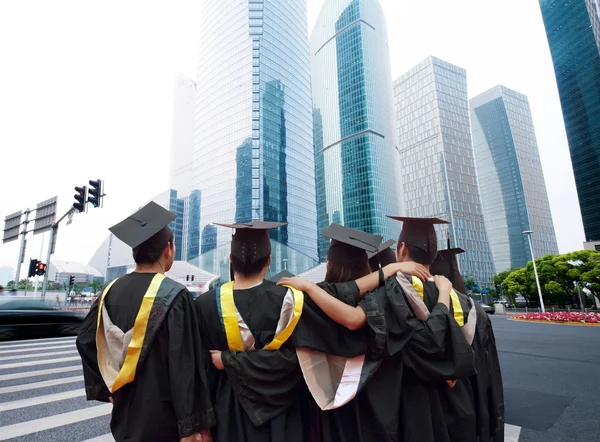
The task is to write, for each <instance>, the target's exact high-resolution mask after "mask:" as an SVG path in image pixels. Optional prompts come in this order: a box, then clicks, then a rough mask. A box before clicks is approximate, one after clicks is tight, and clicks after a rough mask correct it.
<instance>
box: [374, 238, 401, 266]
mask: <svg viewBox="0 0 600 442" xmlns="http://www.w3.org/2000/svg"><path fill="white" fill-rule="evenodd" d="M395 243H396V241H394V240H393V239H390V240H389V241H386V242H384V243H383V244H381V245H380V246H379V247H378V248H377V251H376V252H370V253H368V254H367V255H368V257H369V267H371V271H372V272H376V271H377V270H378V269H379V266H381V267H385V266H386V265H388V264H392V263H394V262H396V252H395V251H394V250H392V249H391V247H392V246H393V245H394V244H395Z"/></svg>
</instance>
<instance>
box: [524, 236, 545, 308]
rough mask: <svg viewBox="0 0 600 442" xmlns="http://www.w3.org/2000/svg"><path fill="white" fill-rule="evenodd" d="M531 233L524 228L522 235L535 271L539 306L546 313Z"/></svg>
mask: <svg viewBox="0 0 600 442" xmlns="http://www.w3.org/2000/svg"><path fill="white" fill-rule="evenodd" d="M532 234H533V231H532V230H526V231H525V232H523V235H526V236H527V239H528V240H529V250H531V262H533V272H534V273H535V282H536V284H537V289H538V296H539V297H540V307H541V308H542V313H546V308H545V307H544V299H543V298H542V287H541V286H540V278H539V276H538V272H537V266H536V265H535V255H534V254H533V244H532V243H531V235H532Z"/></svg>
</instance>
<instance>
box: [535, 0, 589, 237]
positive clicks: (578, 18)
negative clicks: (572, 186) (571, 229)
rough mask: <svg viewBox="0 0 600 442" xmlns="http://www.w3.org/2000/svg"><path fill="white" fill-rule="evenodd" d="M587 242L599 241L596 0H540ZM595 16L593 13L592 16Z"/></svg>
mask: <svg viewBox="0 0 600 442" xmlns="http://www.w3.org/2000/svg"><path fill="white" fill-rule="evenodd" d="M540 6H541V9H542V17H543V19H544V25H545V26H546V34H547V36H548V43H549V45H550V52H551V54H552V60H553V62H554V71H555V73H556V82H557V84H558V92H559V94H560V101H561V105H562V111H563V117H564V120H565V128H566V130H567V137H568V139H569V149H570V151H571V161H572V163H573V172H574V174H575V183H576V185H577V193H578V195H579V206H580V207H581V215H582V218H583V227H584V230H585V236H586V240H587V241H598V240H600V118H598V115H600V53H599V52H598V45H597V42H596V37H595V35H594V23H595V21H596V20H595V19H594V18H593V17H592V18H590V15H589V12H588V11H589V9H588V7H590V6H591V7H593V9H595V10H596V11H597V10H598V8H597V2H595V1H594V2H593V5H591V4H590V3H589V2H588V4H587V5H586V2H585V1H582V0H560V1H559V0H540ZM596 19H597V16H596Z"/></svg>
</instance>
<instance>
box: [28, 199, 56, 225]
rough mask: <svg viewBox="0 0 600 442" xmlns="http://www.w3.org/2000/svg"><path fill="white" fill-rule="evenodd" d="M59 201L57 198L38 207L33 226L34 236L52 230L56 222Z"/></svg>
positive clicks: (43, 202)
mask: <svg viewBox="0 0 600 442" xmlns="http://www.w3.org/2000/svg"><path fill="white" fill-rule="evenodd" d="M57 201H58V197H57V196H55V197H53V198H50V199H48V200H46V201H42V202H41V203H39V204H38V205H37V207H36V208H35V224H34V226H33V234H34V235H37V234H38V233H42V232H46V231H47V230H50V228H51V227H52V223H53V222H54V221H56V204H57Z"/></svg>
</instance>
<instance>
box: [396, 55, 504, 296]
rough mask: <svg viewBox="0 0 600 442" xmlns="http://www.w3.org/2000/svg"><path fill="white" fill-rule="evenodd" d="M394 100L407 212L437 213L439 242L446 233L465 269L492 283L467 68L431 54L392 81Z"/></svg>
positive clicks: (443, 242)
mask: <svg viewBox="0 0 600 442" xmlns="http://www.w3.org/2000/svg"><path fill="white" fill-rule="evenodd" d="M394 104H395V107H396V109H395V110H396V116H397V119H396V123H397V128H398V136H399V149H400V164H401V167H402V173H403V177H402V178H403V186H404V205H405V209H406V215H407V216H415V217H438V218H442V219H445V220H447V221H449V222H450V223H451V224H450V225H448V226H437V232H438V240H439V246H440V248H446V240H447V238H448V235H449V237H450V242H451V245H452V247H460V248H463V249H465V250H466V253H464V254H462V255H459V264H460V267H461V273H462V274H463V276H464V277H465V278H468V277H471V278H473V279H475V281H478V282H479V283H480V284H481V285H482V286H483V287H486V286H491V285H492V283H493V276H494V272H495V269H494V264H493V261H492V255H491V252H490V247H489V244H488V239H487V234H486V229H485V223H484V217H483V211H482V208H481V200H480V196H479V186H478V184H477V174H476V171H475V160H474V158H473V146H472V143H471V128H470V125H469V101H468V95H467V73H466V71H465V70H464V69H461V68H459V67H457V66H454V65H451V64H450V63H447V62H445V61H442V60H440V59H438V58H435V57H429V58H428V59H426V60H425V61H423V62H422V63H420V64H418V65H417V66H416V67H414V68H413V69H411V70H410V71H408V72H407V73H406V74H404V75H403V76H401V77H400V78H399V79H398V80H396V81H395V82H394Z"/></svg>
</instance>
